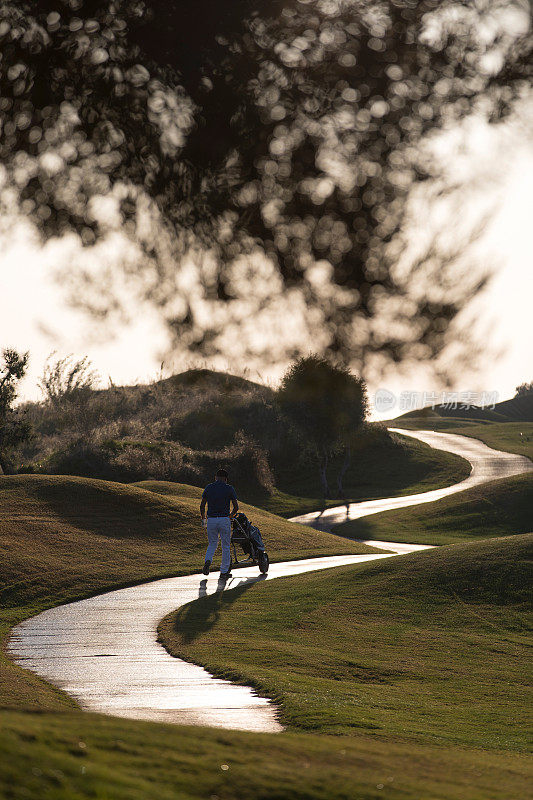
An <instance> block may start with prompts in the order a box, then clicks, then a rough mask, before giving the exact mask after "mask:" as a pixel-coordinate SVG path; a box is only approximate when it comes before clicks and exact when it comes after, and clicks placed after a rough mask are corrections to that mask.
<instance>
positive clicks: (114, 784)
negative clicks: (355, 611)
mask: <svg viewBox="0 0 533 800" xmlns="http://www.w3.org/2000/svg"><path fill="white" fill-rule="evenodd" d="M174 492H175V487H174V488H173V492H172V494H173V495H174ZM197 505H198V490H196V489H195V488H194V487H186V486H184V487H182V489H181V492H179V493H178V494H177V496H171V497H162V496H161V495H157V494H156V495H154V494H153V493H150V492H146V491H143V490H142V489H138V488H136V487H132V486H122V485H120V484H113V483H107V482H105V481H98V480H87V479H83V478H61V477H48V476H46V477H42V476H17V477H3V478H0V542H1V547H2V559H1V560H0V583H1V585H2V587H3V589H2V594H1V602H2V612H1V613H2V634H3V636H4V644H5V635H6V634H7V632H8V628H9V626H10V625H12V624H15V623H16V622H17V621H18V620H19V619H21V618H23V617H25V616H27V615H29V614H32V613H36V612H37V611H39V610H40V609H42V608H44V607H47V606H50V605H53V604H56V603H58V602H65V601H67V600H69V599H74V598H77V597H83V596H88V595H91V594H94V593H97V592H101V591H105V590H106V589H109V588H112V587H115V586H118V585H124V584H127V583H134V582H136V581H141V580H148V579H150V578H155V577H161V576H163V575H168V574H179V573H184V572H191V571H194V570H196V569H197V568H198V563H199V561H200V563H201V560H202V558H203V549H204V546H205V542H204V533H203V531H202V529H201V528H199V526H198V524H197V516H196V515H197ZM245 510H246V511H247V513H248V514H249V515H250V516H251V517H252V518H253V519H254V521H256V522H257V523H258V524H259V525H260V526H261V529H262V530H263V531H264V532H265V535H266V537H267V539H268V543H269V546H271V549H272V551H273V554H275V555H277V556H278V557H279V558H291V557H294V556H295V555H299V556H302V555H306V554H307V555H319V554H320V553H321V552H346V551H349V552H355V551H358V552H362V551H363V548H359V547H355V546H354V544H353V543H350V542H343V541H342V540H339V539H337V538H333V537H331V536H329V535H327V534H320V533H318V532H315V531H312V530H310V529H306V528H299V527H297V526H294V525H291V524H290V523H287V522H285V521H284V520H281V519H278V518H275V517H272V516H271V515H269V514H267V513H265V512H261V511H259V510H257V509H255V510H254V509H250V508H246V509H245ZM364 550H365V551H366V550H367V548H365V549H364ZM274 551H275V552H274ZM422 555H424V554H422ZM328 574H329V576H330V579H331V580H334V581H335V583H336V584H337V582H338V575H339V574H340V573H338V572H337V571H334V572H333V571H331V572H328ZM316 577H317V576H311V578H310V579H311V580H312V581H314V580H315V579H316ZM323 577H326V575H324V576H323ZM307 578H308V579H309V576H307ZM289 580H291V583H292V579H289ZM283 584H284V582H282V581H280V582H279V583H278V582H277V581H274V582H272V583H269V588H272V589H273V590H274V589H275V590H276V591H279V590H280V589H282V587H283ZM302 585H304V583H303V581H302ZM330 587H331V583H330ZM256 588H259V587H254V591H253V592H249V593H247V596H250V597H251V596H254V597H255V590H256ZM289 590H290V587H289ZM299 595H300V596H297V601H298V603H300V601H302V599H305V598H307V600H306V602H308V603H310V604H311V605H312V604H313V602H314V601H312V600H311V596H310V595H309V593H305V592H303V593H302V592H299ZM223 597H224V596H223ZM273 597H274V595H273ZM335 597H337V594H335ZM259 599H260V601H261V606H262V607H261V613H262V612H265V614H266V615H267V616H268V614H271V612H272V611H275V610H276V608H277V610H278V611H280V612H281V611H282V610H283V608H285V609H286V610H288V611H290V605H291V603H290V602H288V601H287V600H285V601H284V602H285V606H283V605H279V606H277V607H276V605H275V604H272V603H271V602H270V595H269V596H268V597H267V596H265V595H261V596H260V598H259ZM265 600H266V604H265ZM298 607H300V606H298ZM362 607H363V608H364V604H363V606H362ZM235 610H236V611H237V610H238V609H237V607H235ZM258 610H259V609H258ZM312 611H313V619H314V620H315V621H316V620H317V618H318V616H319V612H320V609H319V608H318V607H317V606H316V602H315V604H314V607H313V609H312ZM225 616H227V615H225ZM355 616H356V615H354V617H355ZM288 619H289V623H290V629H291V630H294V628H295V627H296V629H298V630H301V631H302V633H303V634H305V635H307V633H306V628H307V626H306V623H304V622H302V621H300V623H295V622H294V614H292V613H290V614H288ZM315 624H316V623H315ZM399 624H400V623H399ZM332 625H333V617H332V618H331V619H330V620H326V618H325V617H324V630H325V631H331V629H332ZM299 626H300V627H299ZM256 634H257V635H258V636H260V637H261V640H262V641H263V636H265V640H266V634H268V625H267V627H266V629H263V622H262V621H261V624H260V625H259V627H258V628H257V629H256ZM336 636H337V634H335V637H336ZM378 636H379V632H378ZM512 636H513V637H516V636H518V633H517V632H515V633H513V634H512ZM335 637H334V638H333V641H332V644H333V645H334V646H333V647H332V658H336V657H337V656H336V652H337V651H336V638H335ZM251 641H252V640H251V639H250V642H251ZM512 641H514V638H513V640H512ZM376 642H379V639H376V640H375V641H374V645H373V648H374V649H375V650H377V649H379V648H378V647H377V645H376ZM239 645H242V639H240V640H239ZM321 646H322V647H323V643H322V645H321ZM242 649H243V648H242V646H240V647H239V650H241V651H242ZM2 653H3V654H2V660H1V665H0V751H1V752H2V758H1V759H0V797H2V798H6V800H19V798H20V799H21V800H22V798H32V799H33V800H82V798H83V799H85V798H94V800H154V798H158V799H159V798H161V800H188V798H190V799H191V800H196V798H198V800H200V799H201V800H204V798H209V800H213V799H214V798H219V799H220V800H252V799H253V800H267V799H268V800H274V799H275V800H352V798H358V800H367V798H368V800H370V798H372V800H373V799H374V798H378V797H384V796H385V797H389V798H391V800H396V798H397V799H398V800H420V798H421V797H424V800H425V798H428V800H431V798H435V800H436V799H437V798H442V799H444V798H447V799H449V800H469V798H472V800H474V798H477V799H478V800H493V799H494V800H509V798H510V797H520V796H525V794H526V792H527V784H526V783H525V777H524V776H525V775H526V764H525V761H524V756H523V755H522V754H521V753H518V752H508V751H502V752H496V751H491V752H488V751H486V750H485V749H483V747H477V746H464V745H462V744H454V743H453V742H451V741H450V742H448V743H447V746H446V748H442V747H441V746H439V740H438V737H433V738H434V739H435V743H433V744H432V743H430V742H426V743H422V742H416V743H414V742H413V740H412V737H411V736H410V734H409V733H408V732H407V733H405V732H400V733H398V734H391V735H388V734H386V733H384V732H383V731H381V730H379V729H378V728H373V727H371V726H370V725H367V726H366V727H359V728H352V727H351V726H349V733H350V735H335V736H331V735H328V734H320V733H315V734H314V735H312V736H310V735H309V734H308V733H305V732H295V733H290V732H289V733H284V734H280V735H275V734H272V735H266V734H263V735H259V734H246V733H238V732H229V731H221V730H212V729H207V728H188V727H182V726H169V725H159V724H152V723H146V722H135V721H132V720H120V719H115V718H111V717H104V716H99V715H94V714H88V713H85V712H81V711H79V710H78V709H77V708H76V706H75V704H74V702H73V701H72V700H70V699H69V698H68V697H67V696H66V695H64V694H62V693H61V692H59V691H58V690H56V689H54V688H53V687H52V686H50V685H48V684H47V683H45V682H44V681H42V680H41V679H39V678H38V677H37V676H35V675H33V674H32V673H30V672H26V671H24V670H22V669H20V668H19V667H16V666H15V665H13V664H12V663H11V662H10V661H9V660H8V659H7V658H6V656H5V652H4V651H2ZM436 655H437V656H438V653H437V654H436ZM391 657H392V656H391ZM313 658H314V661H313V659H311V663H312V664H313V663H315V662H316V660H317V659H318V658H320V652H319V651H318V652H317V654H316V655H315V656H314V657H313ZM326 667H327V669H328V670H331V665H328V664H327V663H326ZM363 667H364V665H363ZM517 668H518V667H517V665H516V664H513V665H512V674H511V679H513V676H514V675H515V672H516V670H517ZM395 669H396V667H395ZM305 670H306V664H305V663H302V662H301V663H299V666H298V669H297V672H299V673H301V674H304V673H305ZM369 677H370V683H369ZM339 679H340V680H341V683H342V681H343V680H344V678H342V677H341V676H340V675H339ZM336 680H337V677H335V678H334V681H335V682H336ZM341 683H339V687H340V686H341ZM350 683H351V690H350V691H351V696H352V697H353V695H354V693H356V692H357V690H359V691H360V693H361V694H360V698H361V700H362V701H364V698H365V691H366V688H367V687H368V686H369V685H372V680H371V676H369V674H368V672H367V671H365V669H364V668H363V669H362V670H361V669H360V668H359V666H358V667H357V670H356V671H355V672H354V673H353V674H352V676H351V678H350ZM421 686H422V683H421V682H420V686H419V685H417V689H418V690H420V687H421ZM302 697H303V695H302ZM310 702H314V700H313V698H310ZM372 713H374V712H372ZM302 727H303V726H302ZM339 729H341V728H339ZM314 730H315V731H316V730H319V728H317V727H315V728H314ZM354 734H355V735H354ZM225 767H228V769H225Z"/></svg>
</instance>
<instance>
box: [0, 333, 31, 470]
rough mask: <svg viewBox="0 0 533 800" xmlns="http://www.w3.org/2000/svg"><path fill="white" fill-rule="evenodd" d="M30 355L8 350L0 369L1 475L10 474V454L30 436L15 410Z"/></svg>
mask: <svg viewBox="0 0 533 800" xmlns="http://www.w3.org/2000/svg"><path fill="white" fill-rule="evenodd" d="M28 360H29V353H23V354H22V355H19V353H17V352H16V351H15V350H12V349H10V348H6V349H5V350H3V352H2V365H1V367H0V473H2V472H3V473H6V472H9V453H10V451H11V450H12V449H13V448H15V447H17V445H19V444H21V443H22V442H23V441H25V440H26V439H28V438H29V436H30V426H29V424H28V422H27V421H26V420H25V419H24V418H23V416H22V415H21V413H20V412H18V411H17V410H16V409H14V408H13V403H14V401H15V399H16V397H17V383H18V381H19V380H20V379H21V378H22V377H24V374H25V372H26V367H27V365H28Z"/></svg>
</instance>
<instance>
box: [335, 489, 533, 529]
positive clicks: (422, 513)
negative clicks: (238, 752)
mask: <svg viewBox="0 0 533 800" xmlns="http://www.w3.org/2000/svg"><path fill="white" fill-rule="evenodd" d="M531 530H533V473H529V474H528V473H526V474H525V475H517V476H515V477H513V478H507V479H506V480H502V481H491V482H490V483H486V484H483V485H482V486H476V487H474V488H473V489H468V490H466V491H465V492H461V493H459V494H457V495H451V496H450V497H445V498H443V499H442V500H438V501H437V502H436V503H430V504H428V505H420V506H414V507H412V508H404V509H401V508H400V509H396V510H394V511H385V512H383V513H381V514H373V515H371V516H369V517H362V518H361V519H354V520H350V521H349V522H343V523H342V524H341V525H338V526H336V527H335V533H337V534H339V535H340V536H349V537H350V538H353V539H381V540H383V541H396V542H415V543H420V544H454V543H455V542H462V541H468V540H470V539H487V538H489V537H497V536H514V535H516V534H520V533H528V532H529V531H531Z"/></svg>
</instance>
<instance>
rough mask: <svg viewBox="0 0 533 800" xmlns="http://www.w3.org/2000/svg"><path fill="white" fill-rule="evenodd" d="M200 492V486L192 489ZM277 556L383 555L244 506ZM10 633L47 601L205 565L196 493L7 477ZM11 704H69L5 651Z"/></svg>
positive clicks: (1, 593)
mask: <svg viewBox="0 0 533 800" xmlns="http://www.w3.org/2000/svg"><path fill="white" fill-rule="evenodd" d="M192 494H194V492H192ZM244 508H245V510H246V511H247V513H249V514H250V516H251V518H252V519H254V521H256V522H257V524H258V525H259V526H260V527H261V529H262V530H263V532H264V533H265V538H266V539H267V541H268V544H269V547H270V548H271V551H272V557H273V559H277V560H288V559H289V560H290V559H294V558H305V557H310V556H314V555H316V556H319V555H327V554H329V553H363V552H375V551H373V550H372V549H371V548H368V547H365V546H364V545H358V544H356V543H351V542H349V541H347V540H345V539H344V540H343V539H339V538H338V537H334V536H332V535H330V534H326V533H321V532H319V531H314V530H311V529H309V528H302V527H301V526H299V525H295V524H293V523H290V522H287V521H286V520H283V519H281V518H279V517H274V516H273V515H272V514H268V513H267V512H264V511H260V510H258V509H254V508H250V507H248V506H244ZM0 541H1V545H2V559H1V561H0V586H1V588H0V600H1V604H2V611H1V612H0V625H1V628H0V630H1V632H2V636H3V637H5V635H6V634H7V632H8V629H9V627H11V626H12V625H14V624H15V623H16V622H18V621H19V620H20V619H23V618H25V617H28V616H31V615H32V614H35V613H37V612H38V611H40V610H41V609H43V608H46V607H48V606H52V605H56V604H57V603H60V602H66V601H68V600H73V599H75V598H78V597H87V596H89V595H92V594H97V593H99V592H103V591H105V590H106V589H110V588H113V587H116V586H121V585H122V586H123V585H126V584H132V583H135V582H141V581H146V580H150V579H151V578H156V577H164V576H167V575H184V574H188V573H191V572H197V571H199V570H200V568H201V567H202V566H203V560H204V552H205V546H206V536H205V531H204V530H203V528H202V527H201V525H200V522H199V511H198V502H197V500H193V499H192V498H191V492H189V494H188V495H187V492H186V491H184V496H183V497H182V498H181V499H180V498H177V497H171V498H165V497H161V496H159V495H157V494H153V493H152V492H147V491H143V490H142V489H138V488H135V487H130V486H124V485H122V484H117V483H111V482H108V481H99V480H91V479H87V478H65V477H58V476H37V475H20V476H9V477H7V476H3V477H0ZM0 702H2V704H3V705H7V706H11V705H15V706H17V705H19V704H20V703H22V704H23V705H26V704H30V705H31V706H32V707H37V708H39V707H41V706H43V707H51V708H56V707H63V706H64V705H65V704H68V705H70V704H71V703H70V701H69V700H68V699H67V698H66V697H65V696H63V695H60V694H59V693H58V692H56V691H55V690H53V689H52V688H51V687H49V686H47V685H46V684H44V683H43V682H42V681H40V680H39V679H38V678H37V677H36V676H34V675H33V674H32V673H29V672H23V671H22V670H20V669H18V668H17V667H15V666H14V665H13V664H12V663H11V662H10V661H9V660H8V659H7V658H6V657H5V655H1V656H0Z"/></svg>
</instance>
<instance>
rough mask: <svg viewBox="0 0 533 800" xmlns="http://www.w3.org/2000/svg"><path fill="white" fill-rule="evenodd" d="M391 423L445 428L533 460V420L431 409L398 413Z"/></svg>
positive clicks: (409, 428) (398, 425) (432, 428)
mask: <svg viewBox="0 0 533 800" xmlns="http://www.w3.org/2000/svg"><path fill="white" fill-rule="evenodd" d="M388 424H390V425H391V426H392V427H398V428H404V429H405V430H433V431H446V432H447V433H458V434H460V435H463V436H472V437H473V438H474V439H479V440H480V441H482V442H484V443H485V444H486V445H488V446H489V447H492V448H494V449H495V450H504V451H505V452H507V453H518V454H519V455H522V456H527V457H528V458H530V459H532V460H533V422H488V421H487V422H480V421H477V420H468V419H455V418H451V417H439V415H438V414H436V413H435V412H431V410H430V411H428V412H427V413H426V414H424V415H422V416H413V417H407V416H406V417H398V418H397V419H395V420H389V422H388Z"/></svg>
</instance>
